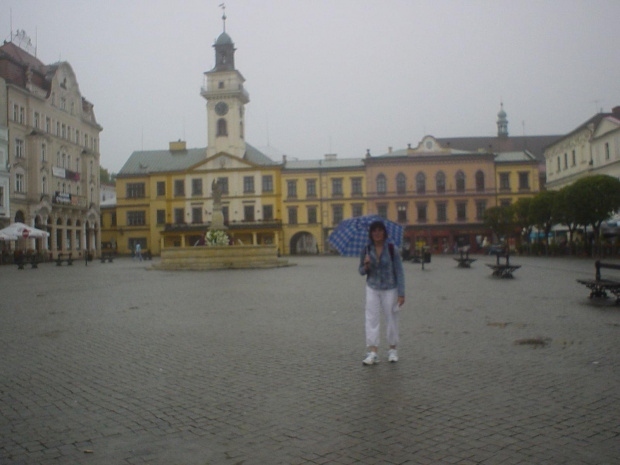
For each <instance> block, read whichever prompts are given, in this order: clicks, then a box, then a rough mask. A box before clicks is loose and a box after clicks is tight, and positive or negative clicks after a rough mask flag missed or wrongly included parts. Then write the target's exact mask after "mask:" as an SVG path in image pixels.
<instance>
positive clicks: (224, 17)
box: [220, 3, 226, 32]
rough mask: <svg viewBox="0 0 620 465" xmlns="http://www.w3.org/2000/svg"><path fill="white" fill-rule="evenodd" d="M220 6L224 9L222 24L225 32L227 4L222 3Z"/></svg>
mask: <svg viewBox="0 0 620 465" xmlns="http://www.w3.org/2000/svg"><path fill="white" fill-rule="evenodd" d="M220 8H221V9H222V26H223V29H224V32H226V4H225V3H220Z"/></svg>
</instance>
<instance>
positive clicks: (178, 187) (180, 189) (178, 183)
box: [174, 179, 185, 197]
mask: <svg viewBox="0 0 620 465" xmlns="http://www.w3.org/2000/svg"><path fill="white" fill-rule="evenodd" d="M184 195H185V183H184V182H183V180H182V179H176V180H175V181H174V196H175V197H183V196H184Z"/></svg>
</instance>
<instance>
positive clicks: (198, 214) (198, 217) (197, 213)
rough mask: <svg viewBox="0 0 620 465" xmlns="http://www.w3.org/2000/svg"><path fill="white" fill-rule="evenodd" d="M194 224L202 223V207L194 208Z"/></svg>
mask: <svg viewBox="0 0 620 465" xmlns="http://www.w3.org/2000/svg"><path fill="white" fill-rule="evenodd" d="M192 223H193V224H200V223H202V207H192Z"/></svg>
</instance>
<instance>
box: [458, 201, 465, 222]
mask: <svg viewBox="0 0 620 465" xmlns="http://www.w3.org/2000/svg"><path fill="white" fill-rule="evenodd" d="M456 220H457V221H465V220H467V203H466V202H457V204H456Z"/></svg>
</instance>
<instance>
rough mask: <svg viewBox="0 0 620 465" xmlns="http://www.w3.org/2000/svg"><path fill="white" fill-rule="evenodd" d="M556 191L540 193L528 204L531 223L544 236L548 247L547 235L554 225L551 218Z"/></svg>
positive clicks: (553, 220)
mask: <svg viewBox="0 0 620 465" xmlns="http://www.w3.org/2000/svg"><path fill="white" fill-rule="evenodd" d="M556 195H557V191H540V192H539V193H538V194H536V195H535V196H534V197H532V202H531V204H530V215H531V216H532V222H533V223H534V224H535V225H536V228H538V230H539V231H542V232H543V233H544V235H545V244H546V245H547V246H548V245H549V233H550V232H551V228H552V227H553V225H554V223H555V219H554V218H553V203H554V200H555V197H556Z"/></svg>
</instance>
